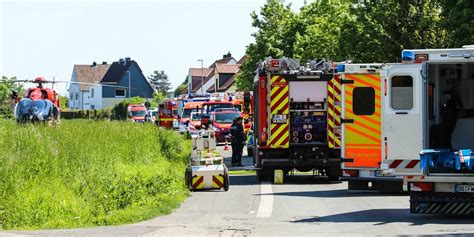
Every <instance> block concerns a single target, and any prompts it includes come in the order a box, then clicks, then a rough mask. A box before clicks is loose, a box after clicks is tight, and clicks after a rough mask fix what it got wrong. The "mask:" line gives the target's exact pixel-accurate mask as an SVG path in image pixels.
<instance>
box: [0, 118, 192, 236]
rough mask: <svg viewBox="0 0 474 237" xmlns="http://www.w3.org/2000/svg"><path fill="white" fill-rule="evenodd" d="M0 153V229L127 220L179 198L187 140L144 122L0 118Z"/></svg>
mask: <svg viewBox="0 0 474 237" xmlns="http://www.w3.org/2000/svg"><path fill="white" fill-rule="evenodd" d="M0 151H1V152H0V229H39V228H70V227H82V226H94V225H114V224H122V223H128V222H135V221H139V220H143V219H147V218H150V217H153V216H156V215H160V214H166V213H169V212H171V211H172V210H173V209H174V208H176V207H178V206H179V205H180V203H181V202H182V201H183V200H184V198H185V197H186V195H187V190H186V188H185V187H184V183H183V174H184V169H185V165H186V161H187V157H188V155H189V152H190V142H189V141H185V140H184V139H183V138H182V137H181V136H179V135H177V134H176V133H174V132H172V131H167V130H163V129H158V128H157V127H153V126H152V125H149V124H145V125H143V124H132V123H129V122H106V121H103V122H97V121H87V120H70V121H67V120H63V121H62V124H61V126H60V127H56V128H55V127H47V126H43V125H22V126H20V125H16V124H15V123H14V122H13V121H10V120H0Z"/></svg>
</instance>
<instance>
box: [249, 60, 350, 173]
mask: <svg viewBox="0 0 474 237" xmlns="http://www.w3.org/2000/svg"><path fill="white" fill-rule="evenodd" d="M331 65H332V64H330V63H327V62H325V61H324V60H316V61H311V62H309V65H308V66H309V67H301V66H300V63H299V61H297V60H294V59H288V58H283V59H271V58H269V59H267V60H265V61H264V62H263V63H262V64H261V66H260V67H259V68H258V71H257V77H256V80H255V84H254V95H255V106H254V116H255V120H254V129H255V130H254V133H253V136H254V141H255V147H254V149H253V150H254V154H253V155H254V157H255V166H256V168H257V175H258V178H259V179H260V180H264V179H266V178H268V177H271V175H272V174H273V172H274V171H275V170H283V172H284V173H288V172H290V171H291V170H293V169H297V170H299V171H303V172H305V171H311V170H313V171H314V170H316V171H318V172H317V173H318V174H322V175H326V176H328V178H329V179H330V180H339V177H340V175H341V169H340V154H338V152H340V150H339V149H333V148H329V146H328V133H327V131H328V116H329V115H328V82H329V81H331V80H334V77H333V73H332V71H333V69H332V67H331Z"/></svg>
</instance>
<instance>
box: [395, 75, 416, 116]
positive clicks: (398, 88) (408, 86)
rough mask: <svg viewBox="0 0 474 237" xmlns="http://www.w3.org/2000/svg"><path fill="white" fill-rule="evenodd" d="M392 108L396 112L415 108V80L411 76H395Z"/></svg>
mask: <svg viewBox="0 0 474 237" xmlns="http://www.w3.org/2000/svg"><path fill="white" fill-rule="evenodd" d="M390 93H391V106H392V108H393V109H396V110H409V109H411V108H413V78H412V77H411V76H395V77H392V80H391V88H390Z"/></svg>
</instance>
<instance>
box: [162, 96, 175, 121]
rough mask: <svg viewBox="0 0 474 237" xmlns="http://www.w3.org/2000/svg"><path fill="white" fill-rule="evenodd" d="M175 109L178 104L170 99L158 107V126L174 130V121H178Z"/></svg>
mask: <svg viewBox="0 0 474 237" xmlns="http://www.w3.org/2000/svg"><path fill="white" fill-rule="evenodd" d="M175 107H176V102H175V101H174V100H172V99H168V98H166V99H164V100H163V101H162V102H161V103H160V104H159V105H158V126H160V127H164V128H173V121H174V120H175V119H177V116H176V115H175V114H173V108H175Z"/></svg>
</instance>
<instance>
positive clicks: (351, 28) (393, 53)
mask: <svg viewBox="0 0 474 237" xmlns="http://www.w3.org/2000/svg"><path fill="white" fill-rule="evenodd" d="M251 18H252V26H253V27H254V28H256V31H255V32H254V33H252V36H253V37H254V39H255V42H254V43H251V44H249V45H247V48H246V55H247V60H246V62H245V63H244V64H243V65H242V66H241V69H240V73H239V75H238V77H237V88H238V89H239V90H251V89H252V81H253V77H254V72H255V70H256V68H257V66H258V64H259V62H260V61H261V60H262V59H264V58H265V57H268V56H271V57H273V58H279V57H283V56H286V57H292V58H298V59H300V60H302V61H306V60H311V59H315V58H326V59H329V60H333V61H344V60H348V59H349V60H352V61H353V62H366V63H371V62H379V63H383V62H399V61H400V60H401V59H400V57H401V56H400V55H401V51H402V49H409V48H452V47H461V46H462V45H467V44H474V1H472V0H372V1H369V0H365V1H361V0H359V1H355V0H341V1H331V0H315V1H313V2H312V3H309V4H305V5H304V6H303V7H301V9H300V10H299V11H297V12H296V11H293V10H292V9H291V5H289V4H284V3H283V1H279V0H267V2H266V4H265V5H264V6H262V7H261V9H260V12H259V13H256V12H255V11H254V12H252V13H251Z"/></svg>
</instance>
